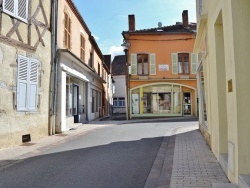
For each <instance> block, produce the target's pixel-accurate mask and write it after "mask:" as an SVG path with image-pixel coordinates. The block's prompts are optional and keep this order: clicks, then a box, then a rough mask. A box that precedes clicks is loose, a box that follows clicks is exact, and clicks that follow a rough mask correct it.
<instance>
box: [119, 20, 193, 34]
mask: <svg viewBox="0 0 250 188" xmlns="http://www.w3.org/2000/svg"><path fill="white" fill-rule="evenodd" d="M137 33H138V34H159V33H162V34H176V33H177V34H178V33H182V34H186V33H190V34H191V33H196V23H190V24H189V25H188V27H184V26H183V25H182V23H180V22H177V23H176V25H170V26H163V27H157V28H150V29H141V30H135V31H123V34H137Z"/></svg>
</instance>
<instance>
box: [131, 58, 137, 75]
mask: <svg viewBox="0 0 250 188" xmlns="http://www.w3.org/2000/svg"><path fill="white" fill-rule="evenodd" d="M131 75H137V55H136V54H131Z"/></svg>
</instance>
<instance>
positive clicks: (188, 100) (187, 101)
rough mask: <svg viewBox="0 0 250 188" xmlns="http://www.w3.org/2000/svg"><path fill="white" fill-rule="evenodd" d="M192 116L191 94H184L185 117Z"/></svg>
mask: <svg viewBox="0 0 250 188" xmlns="http://www.w3.org/2000/svg"><path fill="white" fill-rule="evenodd" d="M191 114H192V100H191V93H190V92H184V93H183V115H184V116H191Z"/></svg>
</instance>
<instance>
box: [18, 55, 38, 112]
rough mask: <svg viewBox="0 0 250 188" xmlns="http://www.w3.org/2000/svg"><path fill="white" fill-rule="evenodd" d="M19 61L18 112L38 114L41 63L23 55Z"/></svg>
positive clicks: (19, 57) (19, 56)
mask: <svg viewBox="0 0 250 188" xmlns="http://www.w3.org/2000/svg"><path fill="white" fill-rule="evenodd" d="M17 61H18V69H17V90H16V92H17V93H16V110H17V111H20V112H36V111H38V87H39V86H38V73H39V61H38V60H36V59H32V58H28V57H25V56H22V55H18V58H17ZM25 63H26V64H25ZM23 102H24V103H23Z"/></svg>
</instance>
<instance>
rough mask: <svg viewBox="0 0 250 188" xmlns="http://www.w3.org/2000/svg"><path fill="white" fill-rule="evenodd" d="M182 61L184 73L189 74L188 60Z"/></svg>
mask: <svg viewBox="0 0 250 188" xmlns="http://www.w3.org/2000/svg"><path fill="white" fill-rule="evenodd" d="M184 63H185V74H189V68H188V61H186V62H184Z"/></svg>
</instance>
